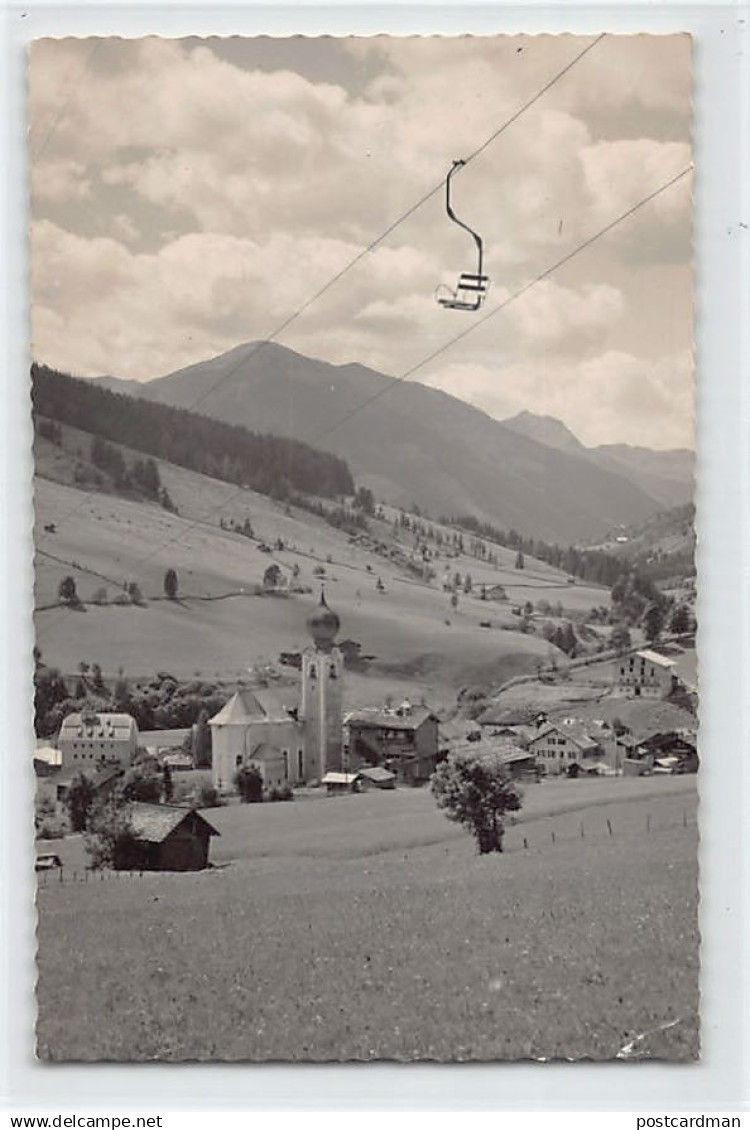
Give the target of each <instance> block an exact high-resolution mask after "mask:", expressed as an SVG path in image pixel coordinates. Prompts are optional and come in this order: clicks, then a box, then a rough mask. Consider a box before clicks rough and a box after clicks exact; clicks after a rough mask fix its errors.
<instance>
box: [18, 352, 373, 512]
mask: <svg viewBox="0 0 750 1130" xmlns="http://www.w3.org/2000/svg"><path fill="white" fill-rule="evenodd" d="M31 378H32V401H33V406H34V412H35V414H36V415H38V416H44V417H49V418H51V419H52V420H54V421H58V422H62V423H65V424H69V425H70V426H71V427H75V428H80V429H81V430H82V431H86V432H92V433H95V434H96V435H98V436H99V437H101V439H102V440H110V441H113V442H115V443H119V444H124V445H125V446H127V447H132V448H134V449H135V450H136V451H141V452H143V453H144V454H147V455H151V456H154V457H155V458H157V459H164V460H166V461H167V462H169V463H176V464H177V465H178V466H180V467H187V468H188V469H189V470H191V471H198V472H200V473H201V474H204V475H210V476H211V477H212V478H217V479H222V480H224V481H225V482H231V483H237V484H238V485H241V486H247V487H248V488H250V489H251V490H254V491H257V492H258V493H259V494H266V495H270V496H271V497H274V498H282V499H283V498H286V497H288V496H289V495H290V494H291V493H292V491H293V490H297V491H301V492H304V493H306V494H318V495H321V496H322V497H324V498H333V497H336V496H339V495H353V494H354V490H355V487H354V480H353V478H352V474H351V471H350V470H349V467H348V465H347V464H346V462H345V461H344V460H343V459H340V458H338V456H335V455H331V454H329V453H328V452H324V451H319V450H317V449H316V448H314V447H310V446H309V445H308V444H306V443H303V442H301V441H300V440H295V439H289V438H286V437H282V436H273V435H262V434H259V433H257V432H251V431H249V430H248V429H247V428H244V427H240V426H238V425H236V424H227V423H223V422H222V421H220V420H212V419H210V418H209V417H208V416H201V415H199V414H198V413H195V412H190V411H188V410H187V409H185V408H175V407H173V406H171V405H167V404H157V403H154V402H153V401H149V400H141V399H139V398H137V397H131V396H125V395H123V394H122V393H115V392H110V390H109V389H105V388H101V387H100V386H98V385H96V384H94V383H93V382H92V381H87V380H80V379H77V378H75V377H71V376H68V375H67V374H65V373H61V372H58V371H57V370H55V369H51V368H48V367H47V366H46V365H39V364H36V363H35V364H33V365H32V367H31Z"/></svg>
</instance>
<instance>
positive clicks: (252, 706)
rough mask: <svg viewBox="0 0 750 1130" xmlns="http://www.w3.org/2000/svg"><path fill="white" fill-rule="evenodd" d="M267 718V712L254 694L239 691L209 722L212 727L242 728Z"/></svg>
mask: <svg viewBox="0 0 750 1130" xmlns="http://www.w3.org/2000/svg"><path fill="white" fill-rule="evenodd" d="M265 716H266V712H265V710H264V709H263V707H262V706H261V704H260V703H259V702H258V699H257V698H256V697H255V695H254V694H252V693H251V692H250V691H237V692H236V693H235V694H233V695H232V697H231V698H230V699H229V701H228V702H225V703H224V705H223V706H222V708H221V710H220V711H219V713H218V714H214V716H213V718H211V719H209V722H210V724H211V725H212V726H240V725H244V723H245V722H250V721H254V720H257V719H258V718H264V717H265Z"/></svg>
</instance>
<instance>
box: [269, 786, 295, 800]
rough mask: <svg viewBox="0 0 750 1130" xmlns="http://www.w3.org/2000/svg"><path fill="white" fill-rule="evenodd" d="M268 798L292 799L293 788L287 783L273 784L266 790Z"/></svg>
mask: <svg viewBox="0 0 750 1130" xmlns="http://www.w3.org/2000/svg"><path fill="white" fill-rule="evenodd" d="M268 799H269V800H271V801H277V800H294V790H293V789H292V786H291V785H289V784H285V785H279V786H276V785H274V786H273V788H270V789H269V790H268Z"/></svg>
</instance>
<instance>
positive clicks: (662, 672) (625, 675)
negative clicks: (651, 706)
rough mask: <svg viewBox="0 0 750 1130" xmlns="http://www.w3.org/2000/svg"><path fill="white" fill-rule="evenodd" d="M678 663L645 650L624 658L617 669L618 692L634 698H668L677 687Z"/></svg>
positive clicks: (647, 649)
mask: <svg viewBox="0 0 750 1130" xmlns="http://www.w3.org/2000/svg"><path fill="white" fill-rule="evenodd" d="M676 666H677V665H676V663H675V661H674V659H668V658H667V656H666V655H660V654H659V652H658V651H652V650H650V649H649V648H645V649H644V650H643V651H637V652H635V654H634V655H629V656H624V657H623V658H622V659H621V660H620V662H619V664H618V668H617V677H616V690H617V691H618V693H620V694H623V695H627V696H629V697H633V698H666V697H667V695H669V694H671V693H672V691H673V690H675V688H676V686H677V682H678V680H677V674H676V670H675V669H676Z"/></svg>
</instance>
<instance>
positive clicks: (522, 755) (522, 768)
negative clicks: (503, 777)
mask: <svg viewBox="0 0 750 1130" xmlns="http://www.w3.org/2000/svg"><path fill="white" fill-rule="evenodd" d="M454 752H456V753H461V754H468V755H469V756H472V755H474V756H476V757H482V756H486V755H487V754H493V753H494V754H496V755H497V756H499V757H500V758H501V760H502V762H503V766H504V768H505V771H506V773H507V774H508V776H509V777H512V778H513V779H514V780H537V779H538V768H537V766H538V762H537V759H536V756H535V755H534V754H533V753H532V752H531V751H530V750H527V749H520V748H519V747H518V746H512V745H509V744H508V742H507V741H505V740H504V739H502V738H500V739H495V740H492V739H489V740H487V739H483V740H482V741H481V742H464V743H463V744H461V745H458V746H456V747H455V749H454Z"/></svg>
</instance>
